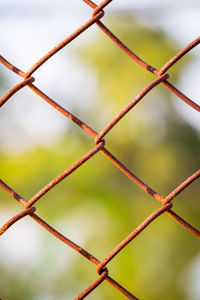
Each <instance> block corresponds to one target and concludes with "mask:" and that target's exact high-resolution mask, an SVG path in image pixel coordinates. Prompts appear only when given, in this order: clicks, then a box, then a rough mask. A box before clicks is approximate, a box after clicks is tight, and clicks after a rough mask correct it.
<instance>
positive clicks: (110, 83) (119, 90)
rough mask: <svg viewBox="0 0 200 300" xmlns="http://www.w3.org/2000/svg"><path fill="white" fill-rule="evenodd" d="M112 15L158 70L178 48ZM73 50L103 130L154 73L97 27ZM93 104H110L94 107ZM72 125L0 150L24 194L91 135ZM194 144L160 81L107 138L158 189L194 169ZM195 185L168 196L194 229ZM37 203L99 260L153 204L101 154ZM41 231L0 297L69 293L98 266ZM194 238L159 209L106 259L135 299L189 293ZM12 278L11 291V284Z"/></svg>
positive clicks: (5, 200)
mask: <svg viewBox="0 0 200 300" xmlns="http://www.w3.org/2000/svg"><path fill="white" fill-rule="evenodd" d="M110 23H111V28H113V31H114V32H115V33H116V35H117V36H118V37H119V38H120V39H121V40H122V41H124V43H125V44H127V45H128V47H130V48H131V49H132V50H133V51H134V52H135V53H136V54H137V55H139V56H140V57H142V58H143V59H144V60H145V61H147V62H149V63H151V64H152V65H153V66H155V67H158V68H160V67H161V66H162V65H163V64H164V63H165V62H166V61H167V60H169V59H170V58H171V57H172V56H173V55H174V54H175V53H176V52H177V50H178V46H177V45H176V44H175V43H174V42H173V41H171V40H170V39H169V38H168V37H166V36H165V35H164V34H163V32H161V31H155V30H153V29H150V28H147V27H145V26H142V25H139V24H137V23H136V21H134V20H133V19H132V18H130V17H129V16H127V17H125V16H124V17H123V18H122V17H121V16H120V18H117V20H116V19H113V20H111V21H110ZM79 55H80V57H81V59H82V60H83V61H84V63H87V64H88V65H90V68H91V70H92V69H93V71H94V72H95V74H96V77H97V81H98V90H97V95H96V99H97V101H96V102H95V103H94V104H93V105H92V107H91V108H90V109H89V110H88V116H87V120H89V118H90V116H91V115H95V121H96V122H97V124H98V126H99V127H100V128H101V129H102V127H103V126H105V125H106V124H107V122H108V121H109V120H110V119H111V117H113V116H115V114H116V113H118V112H119V111H120V110H121V109H122V108H123V106H124V105H126V104H127V103H128V102H129V101H130V100H131V99H132V98H133V97H134V96H135V95H136V94H137V93H138V92H140V90H141V89H142V88H143V87H144V86H145V84H147V83H149V82H150V81H152V80H153V79H154V75H152V74H150V73H148V72H147V71H146V70H143V69H142V68H141V67H139V66H138V65H137V64H136V63H134V62H131V60H130V58H128V57H127V56H126V55H125V54H123V53H122V52H121V51H120V49H118V48H117V47H116V46H115V45H113V44H112V42H111V41H110V40H108V39H107V38H106V37H104V35H102V34H101V33H99V35H97V37H96V38H95V40H93V41H92V43H91V45H87V47H86V48H85V49H82V50H81V53H79ZM181 68H182V67H181V65H179V66H178V67H177V69H176V68H173V76H172V79H171V80H172V81H173V82H174V81H176V80H177V79H178V74H179V73H180V71H181ZM99 107H101V110H100V111H102V112H104V111H106V112H105V113H102V114H101V113H98V114H95V112H98V110H99ZM188 109H190V108H188ZM91 112H92V113H91ZM88 124H90V123H89V122H88ZM74 126H76V125H72V126H71V128H70V130H68V132H67V133H66V134H65V136H64V137H63V139H62V140H61V141H60V142H59V143H57V144H56V145H54V146H53V147H51V148H48V147H44V148H38V149H33V150H32V151H29V152H27V153H23V154H18V155H14V154H13V155H6V154H1V155H0V165H1V178H2V179H3V180H4V181H5V182H6V183H7V184H8V185H10V186H11V187H12V188H13V189H14V190H16V191H17V192H18V193H19V194H21V195H22V196H24V197H25V198H26V199H27V200H28V199H30V198H31V197H32V195H34V194H35V193H36V192H38V190H40V189H41V188H42V187H43V186H44V185H45V184H47V183H48V182H49V181H50V180H52V179H53V178H54V177H56V176H57V175H58V174H59V173H61V172H62V171H64V169H67V168H68V167H70V166H71V165H72V164H73V163H74V162H75V161H76V160H78V159H79V158H80V157H81V156H83V155H84V154H85V153H86V152H87V151H89V149H91V148H92V147H93V141H91V140H89V138H87V137H85V135H84V134H82V133H81V130H73V128H74ZM199 146H200V140H199V136H198V134H197V133H196V132H195V130H194V129H193V128H192V127H190V126H189V125H188V124H186V123H185V122H184V121H183V120H181V119H180V117H178V116H177V114H176V112H175V111H174V108H173V105H172V104H171V102H170V97H169V93H168V92H167V90H166V89H165V88H162V87H160V86H159V87H157V88H156V90H155V91H153V92H151V94H149V95H148V96H146V98H145V99H144V101H142V102H141V103H139V104H138V105H137V106H136V107H135V108H134V109H133V111H132V112H130V113H129V114H128V115H127V116H126V117H125V118H124V119H123V120H122V121H120V123H119V124H118V125H117V126H116V127H115V128H114V129H112V131H111V133H109V134H108V136H107V137H106V147H108V149H109V150H110V151H111V152H113V154H114V155H116V157H117V158H118V159H119V160H121V161H122V162H123V163H125V165H127V167H128V168H129V169H130V170H132V171H133V172H134V173H135V174H136V175H138V176H139V177H140V178H141V179H142V180H144V181H145V182H146V183H147V184H149V185H150V186H151V187H152V188H154V189H155V190H156V191H157V192H159V193H160V194H162V195H163V196H164V195H167V194H168V193H169V192H170V191H172V190H173V189H174V188H175V187H176V186H177V185H179V184H180V183H181V182H182V181H183V180H184V179H186V178H187V177H188V176H189V175H191V174H192V173H193V172H195V171H196V169H197V162H199V155H198V149H199ZM198 189H199V182H195V183H194V184H193V185H192V186H191V187H190V188H188V189H186V190H185V191H184V192H183V193H182V194H180V195H179V196H178V197H177V198H176V199H175V201H174V203H175V205H174V206H175V211H177V213H180V215H182V216H183V217H184V218H186V220H188V221H190V222H191V223H192V224H193V225H194V226H197V227H198V225H199V213H200V205H199V199H198ZM0 203H1V206H2V207H8V206H9V207H11V206H12V207H15V208H16V207H18V206H19V204H18V203H17V202H16V201H15V200H14V199H12V198H11V197H9V196H8V195H7V194H6V193H5V192H4V191H1V190H0ZM36 206H37V213H38V214H39V215H41V216H42V217H44V218H45V220H47V221H48V222H49V223H50V224H52V225H53V226H55V227H56V228H57V229H58V230H61V232H62V233H63V234H65V235H66V236H67V237H69V238H71V239H72V240H73V241H75V242H76V243H78V244H80V245H81V246H83V247H84V248H85V249H87V250H88V251H89V252H91V253H92V254H93V255H94V256H96V257H97V258H99V259H103V258H104V257H105V256H106V255H107V254H108V253H109V252H110V251H111V250H112V249H113V248H114V247H115V246H116V245H117V244H118V243H119V242H121V241H122V239H123V238H125V237H126V236H127V235H128V234H129V233H130V232H131V231H132V230H134V229H135V228H136V227H137V226H138V225H139V224H140V223H141V222H143V220H144V219H145V218H146V217H147V216H148V215H149V214H151V213H152V212H153V211H155V210H156V209H157V208H158V207H159V204H158V203H157V202H156V201H155V200H154V199H153V198H151V196H149V195H148V194H146V193H145V192H144V191H143V190H141V189H140V188H139V187H138V186H137V185H135V184H134V183H133V182H131V181H130V180H129V179H128V178H127V177H126V176H125V175H124V174H122V173H121V172H120V171H119V170H118V169H117V168H116V167H115V166H114V165H112V164H111V163H110V162H109V161H108V160H107V159H106V158H105V157H104V156H103V155H102V154H101V153H98V154H97V155H95V156H94V157H93V158H91V159H90V160H89V161H88V162H87V163H86V164H84V165H83V166H81V168H79V169H78V170H76V171H75V172H74V173H73V174H71V175H70V176H69V177H68V178H66V179H65V180H64V181H63V182H62V183H60V184H59V185H57V186H56V187H55V188H54V189H52V190H51V191H49V192H48V193H47V194H46V195H45V196H44V197H43V198H42V199H40V201H38V203H37V204H36ZM20 222H23V220H22V221H20ZM62 224H64V225H62ZM41 230H42V229H41ZM6 234H9V231H8V232H7V233H6ZM44 238H45V244H44V245H43V248H42V250H41V254H40V255H41V257H40V262H39V265H36V266H34V267H33V269H31V267H30V269H31V271H30V273H27V276H26V278H23V281H22V280H21V277H17V276H16V274H15V272H14V270H12V272H11V273H13V275H11V274H10V272H9V270H6V269H4V268H3V267H2V270H1V271H2V274H3V275H2V276H1V277H0V287H1V293H2V294H0V296H1V297H2V299H8V300H9V299H12V300H18V299H40V298H39V296H40V295H45V293H46V294H47V295H49V294H50V295H51V297H52V298H51V299H72V298H74V297H75V296H76V295H77V294H78V293H80V292H81V291H82V290H83V289H84V288H86V287H87V286H88V285H89V284H90V283H91V282H92V280H95V278H96V276H97V275H96V273H95V268H96V267H95V266H93V265H92V264H91V263H88V262H87V261H86V260H85V258H83V257H81V256H80V255H76V254H74V252H73V250H69V249H68V248H67V247H65V246H64V245H62V244H61V243H60V242H59V241H56V240H55V239H54V238H53V237H52V239H51V238H50V237H49V235H48V234H47V233H45V236H44ZM24 242H25V243H26V241H24ZM197 243H198V241H197V238H196V237H195V236H193V235H192V234H190V233H189V232H187V231H186V230H185V229H183V228H182V227H181V226H180V225H178V224H177V223H176V222H174V221H173V220H172V219H170V217H169V216H167V215H163V216H162V217H160V218H158V219H157V220H156V221H155V222H154V223H152V224H151V225H150V226H149V227H148V228H147V229H145V231H144V232H143V233H141V235H139V236H138V237H137V238H136V239H135V240H134V241H133V242H132V243H131V244H130V245H129V246H127V247H126V248H125V249H124V250H123V251H122V252H121V253H120V254H119V255H118V256H117V257H116V258H115V259H114V260H113V261H112V262H110V263H109V265H108V268H109V272H110V274H111V275H112V276H113V278H114V279H116V280H119V282H120V283H121V284H122V285H124V286H125V287H126V288H127V289H128V290H130V291H131V292H133V294H135V295H136V296H138V297H141V299H148V300H157V299H163V300H168V299H170V300H172V299H189V298H187V296H186V293H185V286H186V285H187V284H188V281H189V275H188V268H189V265H190V264H191V262H192V261H193V260H194V259H195V257H196V256H197V254H198V248H197V247H198V244H197ZM60 248H61V249H66V248H67V249H66V250H63V251H65V252H62V255H59V253H60V252H59V251H60V250H58V249H60ZM51 249H52V250H51ZM51 251H52V252H51ZM59 256H60V258H61V260H63V261H64V262H65V263H66V267H64V268H63V264H64V263H62V268H63V269H62V268H61V269H62V272H61V271H60V270H58V269H56V264H58V262H59ZM65 259H66V260H65ZM23 268H25V269H26V268H28V267H27V266H23ZM56 270H57V271H56ZM56 272H57V273H56ZM28 282H29V284H28ZM180 282H182V283H180ZM30 283H31V284H30ZM11 285H12V286H14V287H15V289H14V290H15V293H14V292H11V290H10V286H11ZM33 291H35V292H33ZM18 295H20V297H19V296H18ZM122 298H123V296H122V295H121V294H120V293H118V292H116V291H115V290H114V289H113V288H112V287H110V286H108V284H107V283H103V284H102V285H101V286H100V287H98V288H97V290H96V291H95V292H94V293H93V294H91V295H90V296H88V299H95V300H96V299H97V300H98V299H99V300H102V299H116V300H117V299H122Z"/></svg>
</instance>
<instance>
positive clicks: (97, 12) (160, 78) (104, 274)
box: [0, 0, 200, 299]
mask: <svg viewBox="0 0 200 300" xmlns="http://www.w3.org/2000/svg"><path fill="white" fill-rule="evenodd" d="M84 2H85V3H86V4H88V6H89V7H90V8H92V10H93V11H92V17H91V18H90V19H89V20H88V21H87V22H86V23H84V24H83V25H82V26H81V27H79V28H77V30H76V31H75V32H74V33H72V34H71V35H70V36H68V37H67V38H66V39H65V40H64V41H62V42H61V43H59V44H58V45H56V46H55V47H54V48H53V49H51V50H50V51H49V52H48V53H47V54H46V55H45V56H44V57H42V58H41V59H40V60H39V61H37V62H36V63H35V64H34V65H33V66H32V67H31V68H30V69H29V70H28V71H26V72H24V71H22V70H20V69H18V68H17V67H16V66H14V65H13V64H12V63H11V62H9V61H7V59H6V58H4V57H2V56H0V62H1V63H2V64H3V65H4V66H5V67H6V68H8V69H9V70H10V71H12V72H15V73H16V74H18V75H19V77H21V78H22V79H21V81H20V83H18V84H16V85H15V86H14V87H13V88H11V89H10V90H9V91H8V92H7V93H6V94H5V95H4V96H3V97H2V98H1V100H0V106H3V105H4V104H5V103H6V102H7V101H9V100H10V98H11V97H12V96H13V95H14V94H16V93H17V92H18V91H19V90H21V89H23V88H24V87H28V88H30V89H31V90H32V91H33V93H36V94H37V95H38V96H39V97H41V98H42V99H43V100H44V101H46V102H47V103H48V104H49V105H51V106H52V107H53V108H54V109H56V110H57V111H58V112H59V113H61V114H62V115H64V116H65V117H66V118H68V119H69V120H71V121H72V122H73V123H74V124H76V125H78V126H79V127H80V128H82V129H83V130H84V131H85V132H87V133H88V134H89V135H91V136H92V137H93V138H94V146H93V147H92V148H91V150H90V151H89V152H87V153H86V154H85V155H83V156H82V157H81V158H80V159H79V160H78V161H76V162H75V163H74V164H73V165H72V166H71V167H69V168H68V169H66V170H65V171H64V172H62V173H61V174H59V175H58V176H57V177H55V178H54V179H53V180H52V181H50V182H49V183H48V184H47V185H46V186H44V187H43V188H42V189H41V190H40V191H39V192H38V193H37V194H35V195H33V197H32V198H31V199H30V200H29V201H27V200H26V199H24V198H23V197H22V196H21V195H19V194H18V193H17V192H16V191H14V190H13V189H12V188H11V187H10V186H9V183H8V182H7V183H5V182H3V181H2V180H0V186H1V187H2V188H3V189H4V190H5V191H6V192H7V193H8V194H9V195H10V196H12V197H13V198H14V199H15V200H17V201H18V202H19V203H21V204H22V205H23V206H24V209H23V210H22V211H21V212H19V213H18V214H16V215H15V216H13V217H12V218H11V219H9V220H8V221H7V222H6V223H5V224H4V225H3V226H2V227H1V228H0V234H1V235H2V234H4V233H5V232H6V231H7V230H8V229H9V228H10V227H11V226H12V225H13V224H14V223H15V222H17V221H18V220H20V219H22V218H23V217H25V216H27V215H29V216H30V217H31V218H32V219H33V220H34V221H36V222H37V223H39V224H40V225H41V226H42V227H44V229H46V230H47V231H49V232H50V233H51V234H52V235H54V236H55V238H57V239H59V240H60V241H62V242H63V243H65V244H66V245H67V246H69V247H71V248H72V249H74V250H75V251H77V252H78V253H79V254H80V255H82V256H84V257H85V258H86V259H88V260H89V261H90V262H92V263H93V264H94V265H96V268H97V273H98V278H97V279H96V280H95V281H94V282H92V283H91V285H89V286H88V287H87V288H86V289H85V290H84V291H83V292H81V293H80V294H79V295H78V296H77V297H76V299H83V298H85V297H86V296H87V295H88V294H90V293H91V292H92V291H93V290H94V289H96V288H97V287H98V286H99V285H100V284H101V283H102V282H104V281H107V282H108V283H109V284H111V285H112V286H113V287H114V288H116V289H117V290H118V291H119V292H120V293H122V294H123V295H124V296H126V297H127V298H129V299H137V298H136V297H135V296H134V295H133V294H132V292H130V291H128V290H127V289H125V288H124V287H123V286H122V285H120V283H118V282H116V281H115V280H114V279H113V278H112V277H110V276H109V270H108V267H107V265H108V263H109V262H110V261H111V260H113V259H114V258H115V256H116V255H117V254H118V253H119V252H120V251H122V249H123V248H124V247H126V246H127V245H128V244H129V243H130V242H132V241H133V240H134V238H135V237H136V236H138V235H139V234H141V232H142V231H143V230H144V229H145V228H146V227H148V226H149V225H150V223H151V222H153V221H154V220H155V219H157V218H159V216H161V215H162V214H168V215H169V216H170V217H172V218H173V219H174V220H176V221H177V222H178V223H179V224H180V225H181V226H183V227H185V228H186V229H187V230H189V231H190V232H191V233H192V234H194V235H196V236H197V237H200V232H199V230H198V229H196V228H194V227H193V226H192V225H191V224H190V223H188V222H187V221H186V220H184V219H183V218H182V217H180V216H179V215H178V214H177V213H176V212H175V211H174V210H173V209H172V207H173V201H172V200H174V198H176V196H177V195H178V194H179V193H181V192H183V191H184V189H185V188H187V187H188V186H189V185H191V183H192V182H193V181H195V180H197V179H198V178H199V176H200V170H198V171H196V172H195V173H194V174H192V175H191V176H190V177H189V178H187V179H186V180H185V181H184V182H182V183H181V184H180V185H179V186H178V187H176V188H175V189H174V190H173V191H172V192H171V193H170V194H168V195H166V196H162V195H160V194H159V193H158V192H157V191H155V190H153V189H152V188H151V187H150V186H148V185H147V184H146V183H145V182H143V181H142V180H141V179H140V178H139V177H138V176H137V175H135V174H134V173H133V172H132V171H131V170H130V169H129V168H128V167H127V166H125V165H124V164H123V162H121V161H119V160H118V159H117V158H116V157H115V156H114V155H113V154H112V153H111V152H110V151H108V150H107V146H106V142H105V138H106V135H107V134H108V133H109V132H110V131H111V130H112V128H113V127H114V126H115V125H116V124H117V123H118V122H120V120H121V119H122V118H123V117H124V116H125V115H126V114H127V113H128V112H129V111H130V110H132V109H134V107H135V106H136V105H137V104H138V103H139V102H140V101H141V100H142V99H143V98H144V97H145V95H147V94H148V93H149V92H150V91H151V90H152V89H154V88H155V87H156V86H158V85H160V84H162V85H164V86H165V87H166V88H167V89H169V90H170V91H171V92H172V93H174V94H175V95H176V96H177V97H178V98H179V99H181V100H182V101H184V102H185V103H186V105H188V109H195V110H196V111H198V112H199V111H200V107H199V105H198V104H197V103H195V102H194V101H192V100H191V99H189V98H188V96H186V95H184V94H183V93H182V92H181V91H180V90H179V89H177V88H176V87H175V86H174V85H173V84H172V83H171V82H170V68H171V67H172V66H173V65H174V64H175V63H176V62H177V61H179V60H180V59H181V58H182V57H183V56H184V55H186V54H187V53H188V52H189V51H190V50H192V49H193V48H194V47H197V46H198V44H199V43H200V37H198V38H197V39H195V40H194V41H192V42H191V43H190V44H189V45H187V46H186V47H185V48H184V49H182V50H181V51H180V52H179V53H177V54H176V55H175V56H174V57H172V58H171V59H170V60H169V61H168V62H166V64H165V65H164V66H163V67H161V69H160V70H158V69H156V68H154V67H153V66H151V65H150V64H148V63H146V62H145V61H143V60H142V59H141V58H140V57H138V56H137V55H136V54H135V53H134V52H133V51H134V49H133V51H132V50H131V49H129V48H128V47H127V46H126V45H124V44H123V42H122V41H120V40H119V39H118V38H117V37H116V36H115V35H114V34H113V33H112V31H110V30H109V29H108V28H107V27H106V26H105V25H104V24H103V23H102V21H101V19H102V18H103V16H104V8H105V7H106V6H107V5H109V3H110V2H112V0H104V1H102V2H101V3H100V4H99V5H96V4H95V3H94V2H92V1H91V0H84ZM94 24H97V25H98V27H99V28H100V29H101V30H102V31H103V32H104V34H105V35H107V36H108V37H109V38H110V39H111V41H112V42H113V43H115V44H116V45H117V46H118V47H119V48H120V49H121V51H123V52H125V53H126V54H127V55H128V56H129V57H130V58H131V59H132V60H133V61H134V63H137V64H139V65H140V66H141V68H144V69H146V71H147V72H148V71H149V72H151V73H153V74H154V75H155V79H154V80H153V81H152V82H150V83H149V84H147V86H145V87H144V88H143V90H142V91H141V92H140V93H139V94H138V95H137V96H136V97H135V98H134V99H133V100H132V101H130V102H129V103H128V104H127V105H126V106H125V107H123V109H122V110H121V111H120V112H119V113H118V114H117V115H116V116H115V117H114V118H113V119H112V120H111V121H110V122H108V124H107V125H106V126H105V127H104V128H103V129H102V130H101V132H96V131H95V130H93V129H92V128H91V127H90V126H88V125H87V124H86V123H84V122H83V121H81V120H80V119H79V118H78V117H77V116H75V115H73V114H72V113H71V112H70V111H68V110H67V109H66V108H64V107H62V106H61V105H59V104H58V103H57V102H56V101H55V100H54V99H52V98H51V96H49V95H47V94H46V93H44V92H43V91H42V90H40V89H39V88H38V87H37V78H34V72H35V71H36V70H37V69H39V68H40V67H41V66H42V65H43V64H44V65H45V62H46V61H48V60H49V59H50V58H51V57H52V56H53V55H55V54H56V53H57V52H58V51H60V50H61V49H62V48H64V47H66V46H67V45H68V44H69V43H70V42H71V41H73V40H74V39H76V38H77V37H78V36H79V35H81V34H82V33H83V32H84V31H86V30H87V29H88V28H90V27H91V26H93V25H94ZM167 71H169V73H167ZM98 152H100V153H101V154H103V155H104V156H105V157H106V158H107V159H109V160H110V161H111V163H113V165H114V166H115V167H117V168H118V169H119V170H120V171H121V172H123V173H124V174H125V175H126V176H127V177H128V178H129V179H130V180H132V181H133V182H134V183H136V184H137V185H138V186H139V187H140V188H141V189H143V190H144V191H145V192H146V193H149V194H150V195H151V196H152V197H153V198H155V200H157V201H158V202H160V204H161V207H160V208H159V209H157V210H156V211H154V212H153V213H152V214H151V215H150V216H149V217H148V218H147V219H146V220H144V221H143V223H141V224H140V225H139V226H138V227H137V228H136V229H134V230H133V231H132V232H131V233H130V234H129V235H127V237H126V238H125V239H124V240H122V241H121V242H120V243H119V244H118V245H117V246H116V247H115V248H114V249H113V250H112V251H111V252H110V253H108V255H107V256H106V257H105V258H104V259H103V260H101V261H100V260H99V259H97V258H96V257H95V256H93V254H91V253H89V252H87V251H86V250H85V249H83V248H82V247H81V246H79V245H77V244H76V243H74V242H73V241H71V240H70V239H68V238H67V237H66V236H64V235H62V233H60V232H58V231H57V230H56V229H55V228H53V227H52V226H51V224H47V223H46V222H45V221H44V220H43V219H41V218H40V217H39V216H38V215H37V214H36V210H37V207H36V205H37V202H38V201H39V200H40V199H41V198H42V197H43V196H44V195H45V194H46V193H47V192H48V191H50V190H51V189H52V188H54V186H55V185H57V184H59V183H60V182H61V181H62V180H63V179H65V178H66V177H68V176H70V174H72V173H73V172H75V171H76V170H77V169H78V168H80V167H81V165H83V164H85V163H87V161H88V160H90V159H91V158H92V157H93V156H95V155H96V154H97V153H98ZM11 172H12V170H11ZM141 296H142V295H141Z"/></svg>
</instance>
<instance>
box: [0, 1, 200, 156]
mask: <svg viewBox="0 0 200 300" xmlns="http://www.w3.org/2000/svg"><path fill="white" fill-rule="evenodd" d="M99 2H100V1H98V3H99ZM126 10H128V11H129V12H133V14H134V13H135V14H136V15H137V16H138V18H139V19H142V20H143V21H144V22H146V23H148V24H149V25H151V26H155V27H161V28H162V29H163V30H165V31H166V33H167V34H169V35H171V36H172V37H173V38H174V39H175V40H177V41H178V42H179V43H180V45H181V47H184V46H185V45H187V44H188V43H190V42H191V41H192V40H194V39H195V38H196V37H197V36H198V35H199V29H200V18H199V11H200V2H199V1H198V0H196V1H195V0H193V1H189V0H187V1H184V0H180V1H179V0H176V1H174V0H170V1H168V2H167V4H166V2H163V1H160V0H152V1H149V0H135V1H132V0H123V1H122V0H114V1H113V2H112V3H110V5H109V6H108V7H107V8H106V9H105V11H106V15H109V14H111V13H113V12H115V11H126ZM91 13H92V10H91V8H90V7H88V6H87V5H86V4H85V3H84V2H83V1H81V0H73V1H65V0H57V1H48V0H44V1H39V0H29V1H26V0H19V1H16V0H6V1H1V3H0V28H1V35H0V45H1V47H0V48H1V50H0V51H1V54H2V55H3V56H4V57H5V58H7V59H8V60H9V61H11V62H12V63H13V64H14V65H16V66H17V67H19V68H21V69H22V70H24V71H26V70H28V69H29V68H30V67H31V66H32V65H33V64H34V63H35V62H36V61H37V60H38V59H39V58H41V57H42V56H43V55H44V54H45V53H46V52H47V51H49V50H50V49H51V48H53V47H54V46H55V45H56V44H57V43H58V42H60V41H62V40H63V39H64V38H65V37H66V36H68V35H69V34H70V33H72V32H73V31H74V30H76V29H77V28H78V27H79V26H80V25H82V24H83V23H84V22H85V21H87V20H88V19H89V18H90V16H91ZM104 18H106V16H105V17H104ZM95 30H96V26H95V25H94V26H93V27H92V28H91V29H90V30H89V31H88V32H86V33H84V34H83V35H82V36H81V37H80V38H79V40H81V41H83V40H84V39H85V40H87V37H88V36H90V37H91V33H92V32H95ZM79 40H76V41H74V42H73V44H74V45H77V47H78V46H79ZM72 50H73V47H71V46H69V47H67V48H65V49H64V50H62V51H61V52H60V53H58V54H56V56H54V58H52V59H51V60H50V61H49V62H48V63H46V64H45V66H44V67H42V68H41V69H40V70H38V71H37V72H36V73H35V74H34V76H35V78H36V82H35V84H36V85H38V86H39V87H41V89H42V90H44V91H45V92H46V93H47V94H48V95H50V96H51V97H52V98H55V100H57V101H58V102H59V103H61V105H62V104H63V105H64V106H65V107H66V108H67V109H69V110H70V108H71V107H72V102H71V103H70V101H73V104H74V101H75V104H76V105H77V106H79V107H80V108H83V109H84V107H83V105H88V103H90V101H91V100H92V95H93V91H92V90H91V89H90V87H91V84H90V85H89V83H90V80H87V81H85V82H83V80H82V78H83V77H84V76H88V71H86V70H83V69H82V68H81V66H80V64H79V63H78V61H77V60H76V58H75V56H73V53H72ZM193 52H194V53H195V55H196V56H195V60H194V64H192V65H191V66H190V67H188V70H187V73H184V74H183V76H182V77H181V78H180V86H179V87H180V88H181V90H182V91H183V92H185V93H186V94H187V95H188V96H189V97H190V98H191V99H193V100H194V101H196V102H197V100H198V99H199V80H198V78H200V68H199V66H200V51H199V48H196V49H195V51H193ZM0 72H2V73H3V74H4V77H5V78H6V80H5V83H6V85H7V86H6V88H5V90H3V91H0V95H1V96H2V95H3V94H4V93H5V92H6V91H8V90H9V89H10V88H11V87H12V86H13V85H15V84H17V83H18V82H19V81H20V80H21V79H20V78H19V77H18V76H17V75H15V74H13V73H12V72H10V71H8V70H6V68H4V67H3V66H0ZM68 78H70V84H69V83H68V82H69V81H68ZM91 80H94V79H92V78H91ZM188 82H189V84H188ZM94 84H95V83H94ZM77 86H79V89H77ZM82 89H84V91H87V92H86V94H87V95H86V96H85V98H84V96H83V95H81V96H82V101H81V102H80V93H79V91H80V90H82ZM66 99H67V103H66ZM83 103H84V104H83ZM176 106H177V108H178V110H179V111H180V112H181V114H183V115H184V116H185V118H186V119H187V120H188V121H189V122H190V123H191V124H193V125H194V126H195V127H197V126H199V121H198V113H197V112H196V111H194V110H193V109H192V108H190V107H187V106H186V105H185V104H184V103H182V102H181V101H177V102H176ZM22 113H23V116H22ZM67 122H68V121H66V119H65V118H63V117H61V116H60V114H58V113H57V112H55V111H54V110H53V109H52V108H51V107H49V106H48V105H47V104H45V103H43V101H41V100H40V99H39V98H38V97H37V96H36V95H34V94H33V93H32V91H30V90H29V89H28V88H25V89H23V90H22V91H20V92H18V93H17V94H16V95H15V96H14V97H12V98H11V99H10V100H9V101H8V103H6V105H4V106H3V107H2V108H1V111H0V127H1V131H0V143H1V145H2V146H1V148H3V149H4V150H5V151H7V150H8V149H14V150H16V149H18V150H19V149H25V148H29V147H32V146H35V145H37V144H41V143H47V142H48V141H52V140H54V139H55V138H56V137H57V138H59V137H60V136H61V135H62V133H63V132H64V131H65V129H66V126H67ZM16 128H17V133H16ZM199 128H200V126H199Z"/></svg>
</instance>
